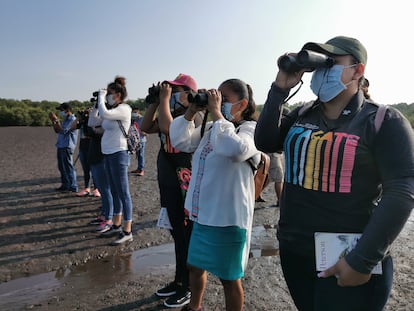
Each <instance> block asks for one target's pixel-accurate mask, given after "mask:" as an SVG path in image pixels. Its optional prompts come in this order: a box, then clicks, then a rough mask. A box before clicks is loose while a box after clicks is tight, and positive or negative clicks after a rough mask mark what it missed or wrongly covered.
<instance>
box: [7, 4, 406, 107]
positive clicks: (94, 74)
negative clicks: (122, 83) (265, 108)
mask: <svg viewBox="0 0 414 311" xmlns="http://www.w3.org/2000/svg"><path fill="white" fill-rule="evenodd" d="M412 19H413V17H412V10H411V4H410V1H408V0H407V1H403V0H393V1H371V0H370V1H366V0H365V1H364V0H346V1H345V0H341V1H335V0H303V1H299V0H288V1H281V0H255V1H252V0H206V1H201V0H110V1H108V0H70V1H69V0H67V1H64V0H1V1H0V27H1V28H0V29H1V32H0V42H1V45H0V46H1V47H0V71H1V74H0V97H2V98H12V99H31V100H34V101H38V100H51V101H59V102H62V101H67V100H80V101H84V100H88V99H89V98H90V97H91V93H92V92H93V91H95V90H97V89H99V88H101V87H105V86H106V85H107V84H108V83H109V82H111V81H112V80H113V79H114V77H115V76H116V75H118V74H119V75H123V76H125V77H126V78H127V89H128V92H129V98H130V99H136V98H144V97H145V96H146V93H147V89H148V87H149V86H150V85H151V84H152V83H154V82H157V81H162V80H167V79H174V78H175V77H176V76H177V75H178V74H179V73H180V72H182V73H187V74H190V75H192V76H193V77H194V78H195V79H196V81H197V83H198V86H199V88H216V87H218V85H219V84H220V83H221V82H222V81H224V80H226V79H228V78H240V79H242V80H244V81H246V82H247V83H249V84H250V85H251V86H252V88H253V92H254V98H255V100H256V103H257V104H263V103H264V101H265V99H266V96H267V92H268V89H269V86H270V84H271V82H272V81H273V80H274V78H275V76H276V72H277V65H276V61H277V58H278V57H279V56H280V55H282V54H283V53H285V52H296V51H298V50H300V48H301V47H302V46H303V44H304V43H306V42H309V41H314V42H325V41H327V40H328V39H330V38H332V37H334V36H336V35H346V36H351V37H356V38H358V39H359V40H360V41H361V42H362V43H363V44H364V45H365V46H366V48H367V50H368V64H367V68H366V76H367V78H368V79H369V80H370V83H371V87H370V93H371V95H372V97H373V98H374V99H375V100H376V101H378V102H379V103H381V104H396V103H400V102H406V103H408V104H410V103H413V102H414V92H413V82H412V78H411V77H412V72H413V69H414V65H413V63H414V62H413V60H412V59H413V56H412V53H413V51H414V40H413V39H412V34H411V31H412V30H413V26H412ZM310 76H311V75H310V74H306V75H305V79H304V82H305V84H304V85H303V87H302V90H301V91H300V92H299V93H298V94H297V95H296V96H295V97H294V98H293V99H292V100H291V102H292V103H294V102H297V101H305V100H311V99H313V98H314V96H313V94H312V93H311V91H310V90H309V81H310Z"/></svg>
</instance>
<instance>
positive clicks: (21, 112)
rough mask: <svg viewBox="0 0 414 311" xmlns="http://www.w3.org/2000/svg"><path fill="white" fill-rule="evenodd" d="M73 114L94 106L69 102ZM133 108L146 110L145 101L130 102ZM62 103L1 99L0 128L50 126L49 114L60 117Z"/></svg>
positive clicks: (87, 103) (86, 103)
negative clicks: (58, 111) (59, 109)
mask: <svg viewBox="0 0 414 311" xmlns="http://www.w3.org/2000/svg"><path fill="white" fill-rule="evenodd" d="M68 103H69V104H70V105H71V106H72V111H73V113H75V114H77V113H78V111H81V110H85V109H87V108H89V107H91V106H92V105H93V103H91V102H89V101H85V102H80V101H76V100H74V101H68ZM128 103H129V104H130V105H131V107H134V108H138V109H140V110H142V111H144V110H145V103H144V100H143V99H137V100H129V101H128ZM60 104H61V103H59V102H50V101H41V102H32V101H31V100H29V99H24V100H13V99H3V98H0V126H49V125H51V123H50V120H49V112H54V113H56V115H58V113H57V110H56V107H58V106H59V105H60Z"/></svg>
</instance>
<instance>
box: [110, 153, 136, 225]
mask: <svg viewBox="0 0 414 311" xmlns="http://www.w3.org/2000/svg"><path fill="white" fill-rule="evenodd" d="M129 160H130V159H129V155H128V152H127V151H126V150H125V151H119V152H115V153H113V154H105V155H104V161H105V168H106V169H105V172H106V176H107V178H108V180H109V184H110V187H111V193H112V198H113V201H114V215H122V214H123V215H124V221H132V200H131V195H130V193H129V184H128V166H129Z"/></svg>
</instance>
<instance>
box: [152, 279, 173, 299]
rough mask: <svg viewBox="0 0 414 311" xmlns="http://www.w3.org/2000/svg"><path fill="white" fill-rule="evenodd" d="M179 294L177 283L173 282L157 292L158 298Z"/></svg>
mask: <svg viewBox="0 0 414 311" xmlns="http://www.w3.org/2000/svg"><path fill="white" fill-rule="evenodd" d="M176 292H177V283H175V282H171V283H169V284H167V285H166V286H164V287H163V288H160V289H159V290H157V291H156V292H155V295H157V296H158V297H170V296H172V295H174V294H175V293H176Z"/></svg>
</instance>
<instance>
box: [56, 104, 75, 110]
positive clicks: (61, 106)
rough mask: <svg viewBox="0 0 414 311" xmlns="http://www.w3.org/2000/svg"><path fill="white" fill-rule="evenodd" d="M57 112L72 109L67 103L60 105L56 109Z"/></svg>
mask: <svg viewBox="0 0 414 311" xmlns="http://www.w3.org/2000/svg"><path fill="white" fill-rule="evenodd" d="M56 109H57V110H62V111H63V110H69V111H72V107H71V105H70V104H69V103H62V104H60V105H59V106H57V107H56Z"/></svg>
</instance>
